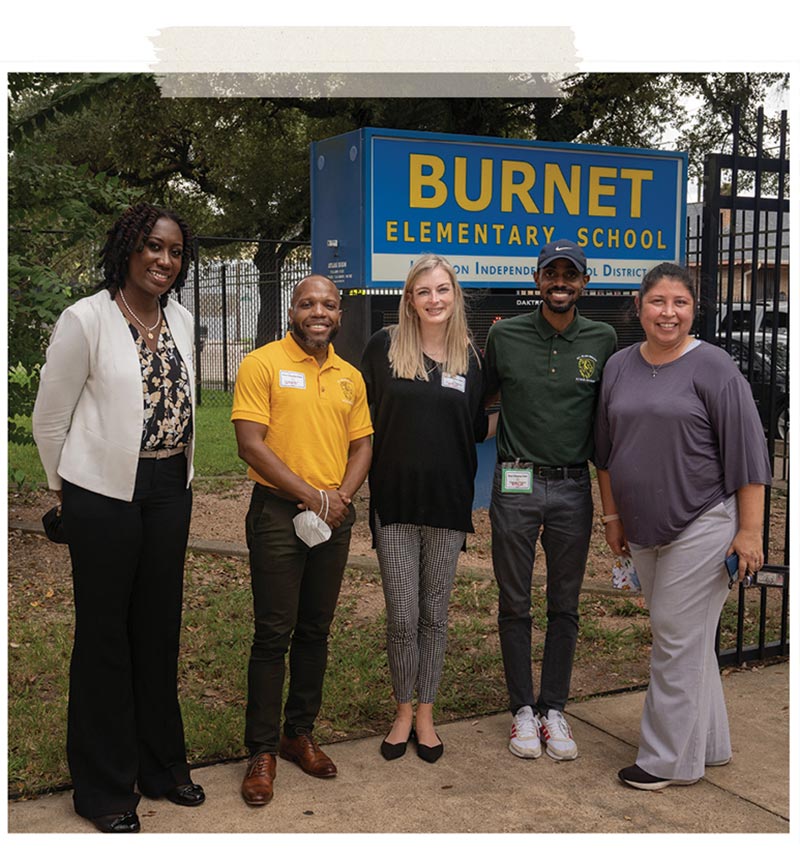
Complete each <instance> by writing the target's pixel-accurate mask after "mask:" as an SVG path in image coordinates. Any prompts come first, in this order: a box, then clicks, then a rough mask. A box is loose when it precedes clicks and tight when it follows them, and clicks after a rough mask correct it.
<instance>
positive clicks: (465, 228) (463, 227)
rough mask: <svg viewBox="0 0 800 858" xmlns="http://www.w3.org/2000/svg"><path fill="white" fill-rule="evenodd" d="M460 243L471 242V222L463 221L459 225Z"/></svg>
mask: <svg viewBox="0 0 800 858" xmlns="http://www.w3.org/2000/svg"><path fill="white" fill-rule="evenodd" d="M458 243H459V244H469V224H468V223H465V222H461V223H459V225H458Z"/></svg>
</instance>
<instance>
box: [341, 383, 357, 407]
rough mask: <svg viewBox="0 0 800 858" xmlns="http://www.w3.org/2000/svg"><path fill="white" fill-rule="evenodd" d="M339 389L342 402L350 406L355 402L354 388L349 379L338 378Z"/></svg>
mask: <svg viewBox="0 0 800 858" xmlns="http://www.w3.org/2000/svg"><path fill="white" fill-rule="evenodd" d="M339 387H340V388H341V390H342V402H346V403H347V404H348V405H352V404H353V403H354V402H355V401H356V386H355V385H354V384H353V382H352V381H351V380H350V379H349V378H340V379H339Z"/></svg>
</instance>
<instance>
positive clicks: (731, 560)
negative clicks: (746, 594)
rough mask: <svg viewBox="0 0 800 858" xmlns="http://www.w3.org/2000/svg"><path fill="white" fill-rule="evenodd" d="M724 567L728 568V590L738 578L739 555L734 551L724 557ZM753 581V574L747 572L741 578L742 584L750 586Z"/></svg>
mask: <svg viewBox="0 0 800 858" xmlns="http://www.w3.org/2000/svg"><path fill="white" fill-rule="evenodd" d="M725 568H726V569H727V570H728V579H729V580H728V589H729V590H730V589H731V588H732V587H733V585H734V584H735V583H736V581H737V579H738V578H739V555H738V554H737V553H736V552H735V551H734V552H733V554H731V556H730V557H726V558H725ZM754 581H755V574H750V573H748V574H747V575H745V576H744V578H742V586H743V587H750V586H751V585H752V583H753V582H754Z"/></svg>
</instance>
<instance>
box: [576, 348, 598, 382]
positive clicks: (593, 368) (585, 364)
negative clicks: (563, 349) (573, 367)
mask: <svg viewBox="0 0 800 858" xmlns="http://www.w3.org/2000/svg"><path fill="white" fill-rule="evenodd" d="M577 361H578V378H576V379H575V381H588V382H591V383H595V382H596V381H597V378H596V377H595V376H596V372H597V358H596V357H595V356H594V355H578V358H577Z"/></svg>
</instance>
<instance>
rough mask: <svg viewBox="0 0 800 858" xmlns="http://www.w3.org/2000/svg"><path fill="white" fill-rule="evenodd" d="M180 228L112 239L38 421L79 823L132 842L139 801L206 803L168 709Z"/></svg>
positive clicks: (188, 462) (189, 415)
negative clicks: (65, 631)
mask: <svg viewBox="0 0 800 858" xmlns="http://www.w3.org/2000/svg"><path fill="white" fill-rule="evenodd" d="M191 255H192V236H191V232H190V230H189V228H188V226H187V225H186V224H185V223H184V222H183V220H182V219H181V218H180V217H179V216H178V215H176V214H175V213H173V212H170V211H167V210H165V209H161V208H157V207H155V206H152V205H150V204H148V203H139V204H137V205H135V206H133V207H132V208H130V209H128V210H127V211H126V212H125V213H124V214H123V215H122V216H121V217H120V218H119V220H117V222H116V223H115V224H114V226H113V227H112V228H111V229H110V230H109V232H108V238H107V241H106V244H105V246H104V248H103V250H102V252H101V255H100V260H101V265H102V268H103V273H104V278H103V280H102V282H101V283H100V285H99V287H98V292H97V293H96V294H94V295H92V296H91V297H88V298H83V299H81V300H79V301H77V302H76V303H75V304H73V305H72V306H70V307H68V308H67V309H66V310H65V311H64V312H63V313H62V315H61V316H60V318H59V320H58V322H57V323H56V325H55V328H54V330H53V335H52V338H51V340H50V346H49V348H48V349H47V360H46V363H45V365H44V367H43V368H42V372H41V381H40V384H39V391H38V394H37V397H36V404H35V406H34V410H33V435H34V439H35V441H36V445H37V447H38V450H39V456H40V457H41V460H42V464H43V465H44V469H45V471H46V473H47V479H48V484H49V486H50V488H51V489H53V490H54V491H55V492H56V494H57V495H58V498H59V501H60V502H61V503H62V521H63V525H64V530H65V533H66V537H67V540H68V543H69V551H70V559H71V561H72V577H73V587H74V593H75V640H74V644H73V650H72V661H71V666H70V691H69V713H68V724H67V757H68V760H69V767H70V773H71V776H72V782H73V787H74V797H73V801H74V805H75V811H76V812H77V813H78V814H80V815H81V816H84V817H86V818H87V819H89V820H91V821H92V822H93V823H94V824H95V826H96V827H97V828H98V829H99V830H100V831H103V832H108V833H134V832H136V831H139V829H140V824H139V818H138V816H137V814H136V806H137V804H138V802H139V798H140V795H139V794H138V793H137V792H136V791H135V789H134V786H135V785H138V789H139V793H141V794H143V795H146V796H148V797H151V798H160V797H162V796H164V797H166V798H167V799H169V800H170V801H172V802H174V803H176V804H180V805H184V806H195V805H198V804H201V803H202V802H203V800H204V798H205V796H204V794H203V789H202V787H200V786H199V785H197V784H194V783H192V780H191V777H190V774H189V766H188V763H187V760H186V748H185V742H184V735H183V723H182V720H181V712H180V707H179V704H178V694H177V665H178V649H179V641H180V622H181V607H182V600H183V567H184V558H185V553H186V543H187V540H188V535H189V519H190V516H191V509H192V490H191V480H192V474H193V467H192V456H193V452H194V417H193V403H194V367H193V356H192V349H193V344H194V324H193V321H192V316H191V315H190V314H189V313H188V312H187V311H186V310H185V309H184V308H183V307H182V306H181V305H180V304H178V303H177V302H176V301H173V300H171V299H169V298H168V293H169V292H171V291H173V290H174V291H177V290H179V289H180V288H181V286H182V285H183V283H184V281H185V279H186V273H187V270H188V267H189V263H190V261H191Z"/></svg>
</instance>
